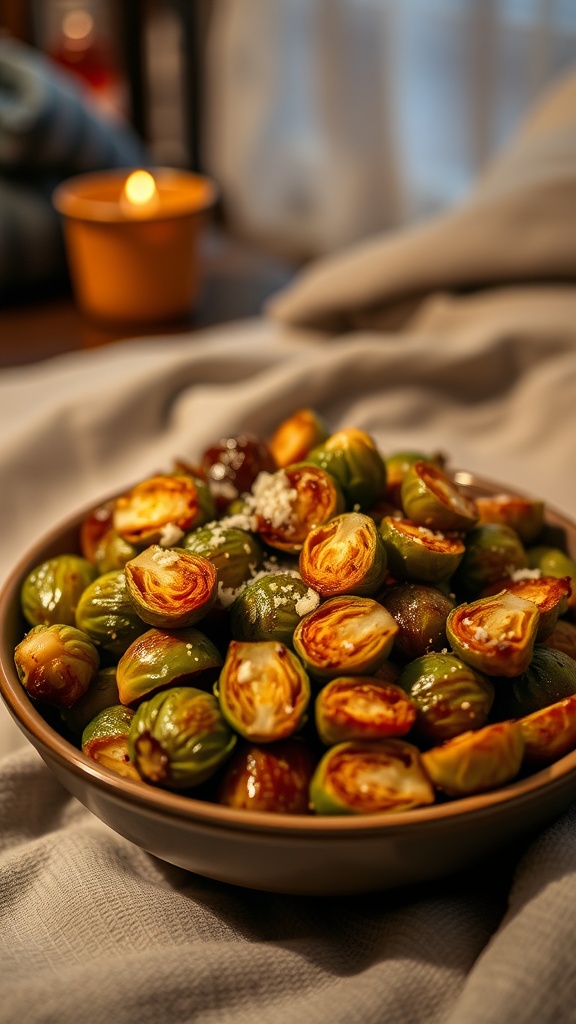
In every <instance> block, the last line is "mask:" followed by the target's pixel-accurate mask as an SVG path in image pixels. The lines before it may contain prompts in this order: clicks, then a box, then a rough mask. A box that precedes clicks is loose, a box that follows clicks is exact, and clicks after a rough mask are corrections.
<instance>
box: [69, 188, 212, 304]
mask: <svg viewBox="0 0 576 1024" xmlns="http://www.w3.org/2000/svg"><path fill="white" fill-rule="evenodd" d="M217 193H218V190H217V187H216V184H215V182H214V181H213V180H212V179H210V178H207V177H205V176H203V175H198V174H192V173H190V172H188V171H181V170H172V169H169V168H155V169H152V170H151V171H149V172H146V171H143V170H137V171H130V170H126V169H124V170H113V171H101V172H94V173H90V174H83V175H78V176H76V177H74V178H69V179H68V180H67V181H64V182H62V183H61V184H60V185H59V186H58V187H57V188H56V190H55V191H54V193H53V197H52V201H53V204H54V207H55V209H56V210H57V211H58V212H59V213H60V214H61V215H62V218H63V229H64V241H65V245H66V252H67V259H68V267H69V271H70V277H71V281H72V286H73V289H74V294H75V296H76V300H77V302H78V305H79V306H80V308H81V309H82V310H83V311H84V312H85V313H86V314H87V315H88V316H90V317H92V318H95V319H98V320H107V321H112V322H118V323H121V322H142V323H148V322H150V321H158V322H160V321H170V320H176V319H181V318H184V317H187V316H189V315H190V313H191V311H192V310H193V308H194V306H195V305H196V302H197V299H198V296H199V292H200V286H201V269H202V268H201V265H200V264H201V261H200V259H199V240H200V236H201V233H202V230H203V226H204V222H205V214H206V211H207V210H209V209H210V207H212V206H213V205H214V203H215V201H216V199H217Z"/></svg>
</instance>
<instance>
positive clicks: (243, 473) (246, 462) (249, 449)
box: [201, 434, 278, 518]
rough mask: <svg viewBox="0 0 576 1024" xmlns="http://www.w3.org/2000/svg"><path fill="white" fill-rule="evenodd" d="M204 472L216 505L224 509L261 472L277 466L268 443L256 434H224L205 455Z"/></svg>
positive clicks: (270, 470)
mask: <svg viewBox="0 0 576 1024" xmlns="http://www.w3.org/2000/svg"><path fill="white" fill-rule="evenodd" d="M201 469H202V472H203V473H204V475H205V477H206V480H207V482H208V486H209V488H210V493H211V494H212V497H213V499H214V501H215V503H216V509H217V510H218V511H219V512H223V511H224V510H225V509H226V508H227V507H228V506H229V505H230V503H231V502H233V501H235V500H236V499H237V498H239V497H240V495H241V494H244V493H245V492H246V491H249V490H250V488H251V487H252V484H253V483H254V481H255V479H256V477H257V476H258V474H259V473H262V472H265V473H273V472H274V471H275V470H276V469H278V466H277V465H276V461H275V459H274V457H273V455H272V452H271V451H270V448H269V446H268V443H267V442H266V441H265V440H264V439H263V438H261V437H257V436H256V435H254V434H238V435H236V436H233V437H225V438H222V440H221V441H219V442H218V443H217V444H215V445H212V446H211V447H210V448H207V449H206V450H205V451H204V453H203V455H202V464H201ZM211 518H213V517H211Z"/></svg>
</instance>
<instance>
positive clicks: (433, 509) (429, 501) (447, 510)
mask: <svg viewBox="0 0 576 1024" xmlns="http://www.w3.org/2000/svg"><path fill="white" fill-rule="evenodd" d="M400 497H401V501H402V508H403V510H404V514H405V516H406V518H407V519H411V520H412V522H413V523H416V524H417V525H418V526H427V527H428V528H429V529H430V530H441V531H450V530H456V531H461V532H464V531H466V530H471V529H472V528H473V527H474V526H475V525H476V523H477V522H478V507H477V505H476V502H475V500H474V498H472V497H471V496H470V495H469V494H467V493H466V491H465V490H464V488H463V487H460V486H459V485H458V484H457V483H456V482H455V481H454V480H452V478H451V477H450V476H448V474H447V473H445V472H444V470H443V469H440V468H439V467H438V466H436V465H435V464H434V463H433V462H424V461H418V462H414V463H412V465H411V466H410V468H409V469H408V471H407V473H406V476H405V477H404V481H403V483H402V487H401V492H400Z"/></svg>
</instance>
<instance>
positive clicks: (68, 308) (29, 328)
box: [0, 230, 292, 368]
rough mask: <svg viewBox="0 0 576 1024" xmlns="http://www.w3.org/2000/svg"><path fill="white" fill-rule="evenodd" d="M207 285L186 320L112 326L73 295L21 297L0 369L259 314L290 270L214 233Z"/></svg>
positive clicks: (6, 319) (0, 328) (14, 305)
mask: <svg viewBox="0 0 576 1024" xmlns="http://www.w3.org/2000/svg"><path fill="white" fill-rule="evenodd" d="M203 264H204V286H203V290H202V294H201V297H200V301H199V303H198V305H197V307H196V308H195V309H194V310H191V311H190V315H189V316H188V317H187V318H186V319H185V320H179V321H177V322H172V323H165V324H128V325H114V324H103V323H96V322H93V321H91V320H89V319H87V318H86V317H85V316H84V315H83V314H82V313H80V311H79V310H78V308H77V307H76V304H75V302H74V299H73V296H72V295H71V294H70V292H69V291H67V290H64V289H61V290H60V291H58V292H52V293H51V294H44V295H42V294H39V293H35V294H31V295H20V296H18V299H14V300H13V301H11V302H10V303H9V304H8V305H4V306H2V307H0V368H5V367H9V366H21V365H24V364H26V363H33V362H37V361H39V360H43V359H48V358H50V357H51V356H57V355H61V354H63V353H65V352H73V351H78V350H83V349H91V348H96V347H98V346H101V345H109V344H113V343H114V342H117V341H119V340H121V339H123V338H133V337H146V336H163V335H168V334H169V335H177V334H183V335H188V333H189V332H190V331H196V330H198V329H200V328H202V327H207V326H212V325H215V324H221V323H226V322H229V321H231V320H237V319H243V318H246V317H252V316H257V315H259V314H260V312H261V310H262V306H263V303H264V302H265V300H266V298H267V297H268V296H269V295H270V294H272V293H273V292H274V291H276V290H277V289H279V288H281V287H282V286H283V285H284V284H286V283H287V282H288V280H289V278H290V276H291V272H292V268H291V267H289V266H287V265H285V264H282V263H279V262H278V261H276V260H274V259H272V258H270V257H269V256H267V255H266V254H263V253H261V252H260V251H259V250H256V249H252V248H250V247H249V246H247V245H246V244H245V243H243V242H238V241H235V240H234V239H232V238H230V237H229V236H227V235H224V234H220V233H219V232H218V231H217V230H213V231H212V232H210V233H209V234H208V235H207V237H206V243H205V246H204V257H203Z"/></svg>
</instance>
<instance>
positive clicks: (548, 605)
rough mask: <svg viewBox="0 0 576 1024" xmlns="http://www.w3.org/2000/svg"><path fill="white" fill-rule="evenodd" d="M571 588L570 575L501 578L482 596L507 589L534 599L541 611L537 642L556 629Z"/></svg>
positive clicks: (527, 599) (520, 595)
mask: <svg viewBox="0 0 576 1024" xmlns="http://www.w3.org/2000/svg"><path fill="white" fill-rule="evenodd" d="M530 571H531V570H528V572H530ZM570 589H571V588H570V578H569V577H568V576H564V577H562V578H560V577H558V576H525V577H524V576H523V577H521V578H520V579H516V578H514V579H509V580H499V581H498V583H495V584H493V585H492V587H489V588H487V590H486V591H485V592H483V594H482V596H483V597H484V596H486V597H488V596H489V595H490V594H495V593H498V592H500V591H502V590H507V591H509V592H510V593H511V594H517V595H518V597H523V598H524V599H525V600H526V601H533V602H534V604H535V605H536V607H537V609H538V611H539V612H540V619H539V621H538V633H537V634H536V642H537V643H542V642H543V641H544V640H546V638H547V637H549V636H550V634H551V633H552V631H553V630H554V628H555V626H556V623H557V621H558V615H559V614H560V611H561V609H562V608H563V607H564V605H565V602H566V599H567V597H568V596H569V594H570Z"/></svg>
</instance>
